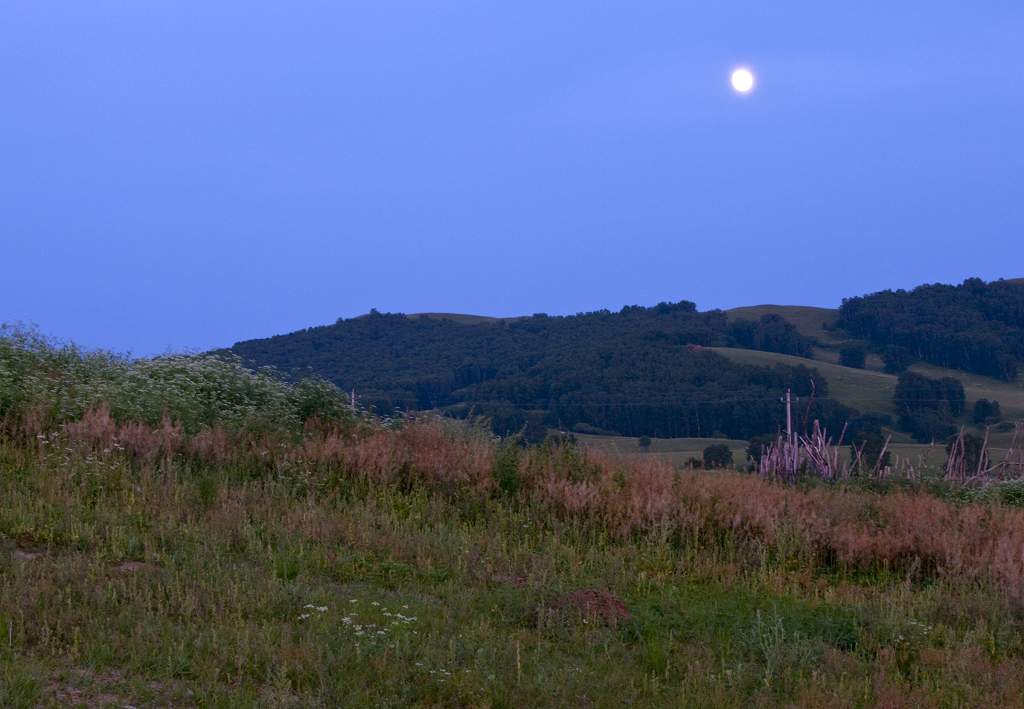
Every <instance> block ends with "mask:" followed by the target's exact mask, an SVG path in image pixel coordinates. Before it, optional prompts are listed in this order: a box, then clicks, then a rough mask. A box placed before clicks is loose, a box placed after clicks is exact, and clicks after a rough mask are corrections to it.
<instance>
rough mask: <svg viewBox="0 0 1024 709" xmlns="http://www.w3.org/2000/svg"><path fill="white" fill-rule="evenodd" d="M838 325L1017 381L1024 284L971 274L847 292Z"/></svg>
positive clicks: (945, 363) (883, 343) (1023, 337)
mask: <svg viewBox="0 0 1024 709" xmlns="http://www.w3.org/2000/svg"><path fill="white" fill-rule="evenodd" d="M835 324H836V327H838V328H841V329H842V330H843V331H844V332H846V333H848V334H850V335H851V336H853V337H859V338H863V339H865V340H868V341H869V342H871V343H872V344H873V345H874V346H875V347H877V348H902V350H903V351H905V352H906V353H907V354H909V355H910V356H912V357H914V358H916V359H920V360H924V361H926V362H929V363H931V364H934V365H938V366H940V367H948V368H954V369H962V370H965V371H968V372H972V373H974V374H982V375H985V376H990V377H996V378H998V379H1004V380H1006V381H1015V380H1016V379H1017V375H1018V372H1019V371H1020V363H1021V361H1022V360H1024V287H1021V286H1020V285H1019V284H1017V283H1015V282H1010V281H993V282H991V283H986V282H985V281H983V280H981V279H979V278H969V279H967V280H966V281H964V282H963V283H962V284H960V285H958V286H952V285H944V284H932V285H923V286H918V287H917V288H914V289H913V290H911V291H904V290H898V291H891V290H888V291H881V292H879V293H873V294H870V295H866V296H862V297H856V298H847V299H846V300H844V301H843V304H842V306H841V307H840V308H839V317H838V319H837V320H836V323H835Z"/></svg>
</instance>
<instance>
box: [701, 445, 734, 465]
mask: <svg viewBox="0 0 1024 709" xmlns="http://www.w3.org/2000/svg"><path fill="white" fill-rule="evenodd" d="M731 465H732V450H730V449H729V446H727V445H725V444H724V443H713V444H711V445H710V446H708V447H707V448H705V449H704V467H705V468H708V469H711V468H728V467H729V466H731Z"/></svg>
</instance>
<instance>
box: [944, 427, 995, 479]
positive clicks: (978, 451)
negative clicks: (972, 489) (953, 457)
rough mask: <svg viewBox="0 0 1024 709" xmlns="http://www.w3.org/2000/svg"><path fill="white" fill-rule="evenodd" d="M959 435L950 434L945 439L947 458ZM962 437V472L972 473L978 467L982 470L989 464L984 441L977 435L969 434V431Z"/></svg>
mask: <svg viewBox="0 0 1024 709" xmlns="http://www.w3.org/2000/svg"><path fill="white" fill-rule="evenodd" d="M959 437H960V436H959V435H954V436H950V437H949V439H948V440H947V441H946V455H947V459H948V456H949V454H950V453H952V452H953V447H954V446H956V445H957V440H958V439H959ZM963 438H964V472H966V473H967V474H968V475H973V474H974V473H975V471H977V470H978V469H979V467H980V469H982V470H984V469H985V468H987V467H988V466H989V463H990V462H991V461H990V460H989V457H988V451H986V450H985V441H984V439H982V438H979V437H978V436H974V435H971V434H970V433H965V434H963Z"/></svg>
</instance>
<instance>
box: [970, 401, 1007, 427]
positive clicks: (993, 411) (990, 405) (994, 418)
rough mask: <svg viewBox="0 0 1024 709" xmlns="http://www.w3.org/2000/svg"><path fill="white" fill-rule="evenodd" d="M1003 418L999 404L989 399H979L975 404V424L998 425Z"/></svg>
mask: <svg viewBox="0 0 1024 709" xmlns="http://www.w3.org/2000/svg"><path fill="white" fill-rule="evenodd" d="M1000 417H1001V412H1000V409H999V402H998V401H992V400H989V399H978V400H977V401H976V402H974V415H973V419H974V423H977V424H990V423H996V422H998V421H999V419H1000Z"/></svg>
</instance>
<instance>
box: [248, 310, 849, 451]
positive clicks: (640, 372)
mask: <svg viewBox="0 0 1024 709" xmlns="http://www.w3.org/2000/svg"><path fill="white" fill-rule="evenodd" d="M741 343H742V344H744V345H748V346H750V345H757V346H760V347H762V348H764V349H773V350H778V351H782V352H804V353H809V352H810V349H811V345H810V341H809V340H808V339H807V338H804V337H802V336H801V335H800V334H799V333H798V332H797V331H796V329H795V328H794V327H793V326H792V325H790V324H789V323H787V322H785V321H784V320H782V319H780V318H777V317H770V316H767V317H764V318H760V319H759V320H756V321H747V320H742V319H734V320H733V321H732V322H730V321H729V319H728V318H727V317H726V316H725V315H724V314H723V313H721V312H719V311H711V312H698V311H697V309H696V306H695V305H694V304H693V303H688V302H685V301H684V302H680V303H662V304H659V305H657V306H654V307H651V308H643V307H638V306H629V307H626V308H623V309H622V310H621V311H619V312H616V313H612V312H609V311H598V312H593V313H581V314H578V315H573V316H565V317H549V316H545V315H535V316H533V317H529V318H516V319H508V320H490V319H485V318H479V319H478V318H466V317H464V316H463V317H461V318H460V319H459V320H456V319H454V318H452V317H445V316H438V315H421V316H413V317H409V316H404V315H400V314H381V313H376V312H374V313H371V314H369V315H367V316H363V317H359V318H353V319H350V320H339V321H337V322H336V323H335V324H334V325H330V326H324V327H318V328H310V329H308V330H303V331H299V332H295V333H291V334H290V335H284V336H278V337H273V338H269V339H266V340H251V341H248V342H241V343H238V344H236V345H235V346H234V347H233V348H232V350H233V351H234V353H235V354H237V355H239V356H240V357H241V358H242V359H243V361H244V362H245V363H247V364H249V365H252V366H257V367H259V366H267V365H269V366H273V367H275V368H277V369H279V370H281V371H284V372H288V373H292V374H299V373H303V372H313V373H316V374H318V375H320V376H323V377H326V378H327V379H329V380H331V381H332V382H334V383H335V384H336V385H338V386H339V387H341V388H342V389H344V390H351V389H355V390H356V392H357V395H358V396H359V397H360V400H361V401H362V402H363V403H364V404H367V405H370V406H372V407H373V408H374V409H375V410H377V411H380V412H382V413H387V412H392V411H394V410H396V409H402V410H411V409H416V410H425V409H437V410H441V411H444V412H446V413H449V414H451V415H454V416H459V417H465V416H474V415H482V416H486V417H488V418H489V419H490V420H491V421H492V424H493V426H494V430H495V431H496V432H499V433H508V432H514V431H518V430H521V429H523V428H524V427H526V429H527V430H528V431H536V432H537V433H538V435H543V432H544V431H545V430H546V429H547V427H556V428H563V429H565V428H575V429H576V430H582V431H586V430H595V429H596V430H603V431H613V432H616V433H621V434H626V435H651V436H662V437H678V436H698V437H699V436H708V435H712V436H714V435H725V436H730V437H734V438H747V437H749V436H752V435H756V434H759V433H767V432H770V431H773V430H775V429H776V428H777V426H778V425H779V423H780V413H779V411H778V407H777V406H775V400H776V398H777V392H778V390H779V389H780V388H782V389H785V388H786V387H792V388H794V389H795V390H797V391H809V387H810V382H811V379H812V378H816V379H817V381H818V382H819V392H820V393H821V395H822V399H823V400H822V401H821V402H820V404H819V408H818V415H819V416H820V417H821V418H822V419H826V420H830V421H831V420H837V419H838V418H839V417H842V416H845V415H846V412H844V411H842V410H840V409H839V408H838V407H837V406H835V405H834V402H831V401H829V400H828V397H827V384H826V383H825V382H824V379H823V378H822V377H820V376H818V377H814V374H813V372H812V370H811V368H810V367H809V366H808V364H809V362H807V361H806V360H803V359H800V360H799V361H795V362H794V363H793V364H784V365H773V366H771V367H762V366H747V365H743V364H737V363H733V362H730V361H729V360H728V359H725V358H722V357H720V356H719V355H718V354H716V353H715V352H713V351H711V350H709V349H707V348H708V347H714V346H725V345H736V344H741Z"/></svg>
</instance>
